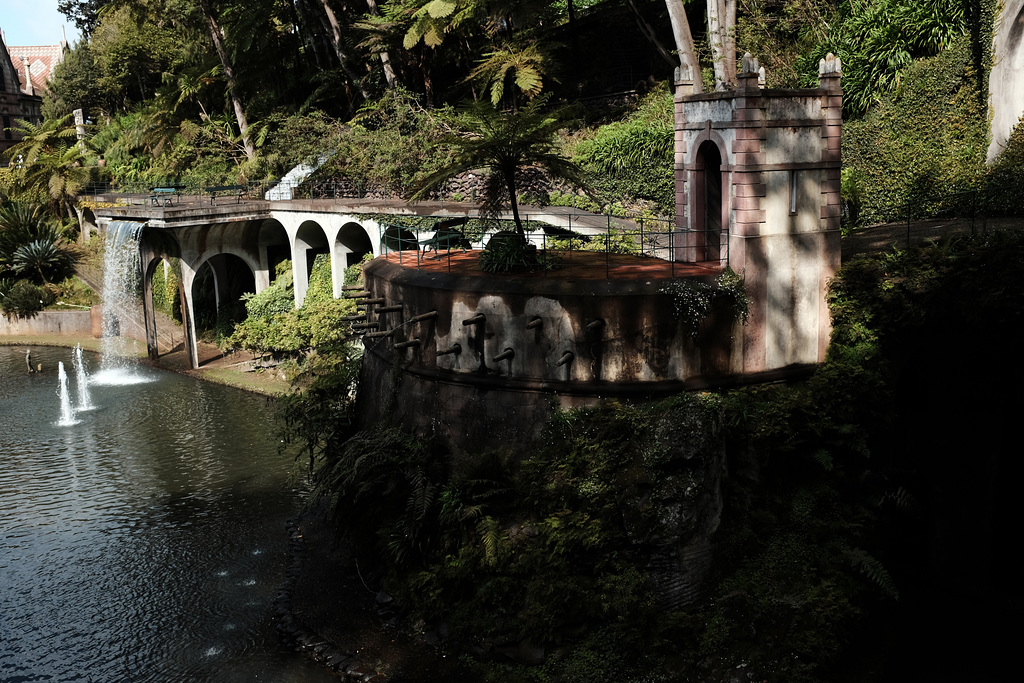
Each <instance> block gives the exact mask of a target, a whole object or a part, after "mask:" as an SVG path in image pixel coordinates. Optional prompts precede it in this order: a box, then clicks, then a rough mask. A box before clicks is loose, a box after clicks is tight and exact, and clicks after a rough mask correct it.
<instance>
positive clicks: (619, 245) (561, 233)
mask: <svg viewBox="0 0 1024 683" xmlns="http://www.w3.org/2000/svg"><path fill="white" fill-rule="evenodd" d="M542 215H543V214H542ZM536 216H537V214H522V215H521V216H520V218H521V220H522V223H523V228H524V231H525V233H526V235H525V236H526V241H527V244H529V245H532V246H534V247H535V248H536V249H537V252H538V254H540V255H541V258H540V259H538V262H539V265H538V266H537V271H538V272H541V273H543V274H545V275H546V274H547V272H548V268H547V267H545V265H544V264H553V263H554V262H555V261H556V259H557V261H558V262H559V263H572V262H573V260H574V254H576V253H580V252H589V253H596V254H600V255H602V256H603V257H604V258H603V263H604V269H605V277H606V278H610V277H611V272H612V269H613V268H614V267H615V266H616V265H617V264H620V263H624V262H625V261H626V259H621V258H618V257H619V256H636V257H640V258H650V259H661V260H663V261H666V262H668V263H669V264H670V270H671V273H672V276H673V277H674V276H675V273H676V269H677V266H679V267H680V268H681V267H682V266H684V265H693V264H697V265H703V266H706V267H710V268H722V267H725V266H727V265H728V264H729V240H728V233H727V232H725V231H721V232H716V233H708V232H704V231H695V230H683V229H679V228H676V227H675V225H674V223H673V222H672V221H671V220H669V219H664V218H648V217H637V218H634V219H632V223H633V226H635V227H630V226H628V225H626V224H624V223H623V222H622V221H619V220H617V219H615V217H612V216H598V215H594V214H577V215H573V214H564V215H561V216H560V218H563V219H565V220H566V221H567V222H568V223H569V225H570V226H572V224H573V222H574V221H573V219H574V218H575V219H576V221H575V222H576V226H575V227H568V228H565V227H559V226H554V225H551V224H550V223H549V222H547V221H542V220H538V219H537V217H536ZM546 217H547V216H546ZM595 219H597V220H602V219H603V220H604V223H605V224H604V225H603V226H595V225H594V223H595ZM613 221H615V222H613ZM488 225H489V228H488V229H485V230H483V231H482V232H481V233H479V234H474V231H472V230H467V231H466V232H467V239H466V241H467V242H468V243H469V244H470V248H472V249H477V250H479V249H482V248H484V247H485V246H486V245H487V244H488V243H489V242H490V240H492V239H494V238H495V237H496V236H504V235H512V234H514V230H515V223H514V222H513V221H510V220H502V221H490V222H489V223H488ZM435 234H437V231H436V229H435V227H433V226H414V225H409V224H402V223H400V222H398V221H391V222H382V223H380V224H379V227H378V244H379V245H380V253H381V255H387V254H395V255H396V257H397V262H398V263H399V264H400V265H402V266H405V267H409V268H416V269H423V268H429V269H433V268H436V267H437V265H438V264H439V263H443V264H444V266H445V267H446V268H447V270H448V272H449V273H450V272H451V270H452V259H453V257H454V258H457V257H458V256H459V255H460V254H463V253H465V252H466V251H467V249H466V248H465V247H464V246H462V245H454V244H452V243H451V240H450V239H447V240H445V241H446V242H447V244H446V245H445V246H444V247H440V246H439V245H438V244H436V243H434V238H433V236H434V235H435ZM448 234H449V235H450V233H448ZM500 238H501V237H499V239H500ZM575 258H576V259H577V260H579V257H575Z"/></svg>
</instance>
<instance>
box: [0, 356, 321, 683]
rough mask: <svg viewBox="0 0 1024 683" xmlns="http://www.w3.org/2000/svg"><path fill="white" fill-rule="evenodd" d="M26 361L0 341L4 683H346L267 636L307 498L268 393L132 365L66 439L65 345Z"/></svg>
mask: <svg viewBox="0 0 1024 683" xmlns="http://www.w3.org/2000/svg"><path fill="white" fill-rule="evenodd" d="M32 359H33V363H34V364H35V363H42V365H43V371H42V372H41V373H36V374H33V375H29V374H28V373H27V372H26V369H25V347H0V680H2V681H5V682H11V683H14V682H18V681H96V682H103V681H217V682H218V683H219V682H224V681H328V680H336V679H334V678H333V677H331V676H330V674H329V673H328V672H327V671H325V670H323V669H321V668H320V667H319V666H318V665H316V664H314V663H312V662H309V661H307V660H306V659H304V658H303V657H302V656H301V655H298V654H295V653H293V652H291V651H290V649H289V648H287V647H285V646H284V644H283V643H282V642H281V641H280V639H279V637H278V635H277V633H276V631H275V628H274V622H273V616H272V602H273V599H274V597H275V595H276V592H277V589H278V586H279V585H280V583H281V581H282V579H283V572H284V566H285V564H286V561H287V558H286V556H285V551H286V543H287V538H286V534H285V530H284V525H285V522H286V520H287V519H288V518H289V517H290V516H292V515H294V514H295V512H296V510H297V509H298V507H299V505H300V499H301V491H300V490H299V485H298V484H297V483H296V481H297V480H298V479H299V478H297V477H296V476H295V475H294V472H295V465H294V464H293V462H292V459H291V457H290V456H289V455H287V454H281V453H279V452H278V448H277V439H276V436H275V434H274V431H273V430H274V424H273V420H272V419H270V417H269V415H270V410H269V406H268V404H267V399H265V398H262V397H258V396H254V395H250V394H246V393H244V392H240V391H238V390H235V389H231V388H228V387H222V386H218V385H213V384H208V383H203V382H199V381H197V380H194V379H191V378H188V377H182V376H178V375H174V374H170V373H162V372H160V371H156V370H152V369H148V368H140V369H137V370H136V372H137V373H139V374H138V377H137V379H139V380H146V381H141V382H138V383H134V384H128V385H123V384H122V385H111V384H100V383H95V384H93V383H92V382H90V394H91V400H92V403H93V404H94V405H95V406H96V407H95V408H94V409H93V410H90V411H87V412H79V413H77V415H76V421H77V424H75V425H74V426H70V427H61V426H58V420H59V418H60V398H59V396H58V387H59V382H58V377H57V365H58V362H59V361H63V362H64V363H65V365H67V366H68V367H70V366H71V360H72V350H70V349H56V348H54V349H47V348H33V349H32ZM85 366H86V370H87V373H89V374H90V376H91V375H92V374H93V373H95V372H96V371H97V370H98V369H99V361H98V358H97V357H96V356H93V355H90V354H86V355H85ZM75 381H76V379H75V377H74V376H72V378H71V383H72V385H74V383H75ZM70 394H71V396H72V397H75V396H77V395H78V394H77V391H76V388H75V387H74V386H72V387H71V389H70Z"/></svg>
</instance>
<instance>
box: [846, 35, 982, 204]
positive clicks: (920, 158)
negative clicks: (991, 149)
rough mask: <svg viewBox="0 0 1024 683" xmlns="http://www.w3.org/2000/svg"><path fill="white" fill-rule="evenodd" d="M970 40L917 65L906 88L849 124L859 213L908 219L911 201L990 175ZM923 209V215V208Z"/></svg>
mask: <svg viewBox="0 0 1024 683" xmlns="http://www.w3.org/2000/svg"><path fill="white" fill-rule="evenodd" d="M974 86H975V81H974V78H973V74H972V66H971V53H970V46H969V44H968V43H967V41H964V40H962V41H959V42H958V43H957V44H956V45H955V46H954V47H953V48H951V49H949V50H946V51H944V52H943V53H942V54H940V55H938V56H936V57H933V58H930V59H926V60H922V61H920V62H917V63H915V64H914V65H912V66H911V67H910V68H908V69H907V70H906V72H905V73H904V79H903V83H902V85H901V86H900V88H899V90H897V91H896V93H895V94H894V95H893V96H892V97H891V98H887V99H886V100H884V101H883V102H882V103H881V104H880V105H879V106H877V107H875V108H874V109H872V110H871V111H870V112H869V113H868V115H867V116H865V117H864V118H862V119H860V120H858V121H851V122H849V123H847V124H846V126H845V127H844V131H843V132H844V135H843V161H844V164H845V168H844V170H845V172H846V173H847V178H848V179H849V180H850V182H851V183H852V184H853V185H855V190H850V189H848V191H847V196H848V197H849V196H850V194H853V193H854V192H855V196H856V198H857V213H858V216H859V219H860V220H861V221H863V222H867V223H877V222H885V221H891V220H900V219H901V218H903V217H905V216H906V212H907V210H908V204H911V203H912V204H913V207H911V210H913V211H914V212H917V211H918V208H919V205H921V204H923V203H925V202H926V201H928V200H930V199H932V198H933V197H943V196H946V195H952V194H954V193H956V192H959V191H963V190H968V189H974V188H978V187H980V186H981V185H982V184H983V182H984V179H985V173H986V168H985V153H986V148H987V138H988V121H987V114H986V109H985V106H984V105H983V104H979V102H978V99H977V97H976V93H975V90H974ZM916 215H921V214H920V213H917V214H916Z"/></svg>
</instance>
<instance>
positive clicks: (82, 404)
mask: <svg viewBox="0 0 1024 683" xmlns="http://www.w3.org/2000/svg"><path fill="white" fill-rule="evenodd" d="M74 365H75V379H76V381H77V383H78V410H92V409H93V408H95V407H96V406H94V405H93V404H92V396H90V395H89V378H88V377H86V375H85V363H84V362H83V361H82V345H81V344H78V345H77V346H75V357H74Z"/></svg>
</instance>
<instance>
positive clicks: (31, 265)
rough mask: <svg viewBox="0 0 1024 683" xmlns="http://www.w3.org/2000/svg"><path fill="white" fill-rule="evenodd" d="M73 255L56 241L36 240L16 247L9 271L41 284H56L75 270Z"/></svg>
mask: <svg viewBox="0 0 1024 683" xmlns="http://www.w3.org/2000/svg"><path fill="white" fill-rule="evenodd" d="M76 260H77V259H76V258H75V255H74V254H72V253H71V252H70V251H68V250H67V249H65V248H63V246H62V245H61V244H60V242H59V241H57V240H48V239H38V240H33V241H31V242H29V243H28V244H23V245H22V246H20V247H18V248H17V249H16V250H15V252H14V256H13V257H12V258H11V269H12V270H13V271H14V272H15V273H17V274H19V275H22V276H25V277H31V278H32V279H35V277H36V276H38V278H39V280H41V281H42V282H43V283H48V282H58V281H60V280H63V279H65V278H67V277H68V276H70V275H71V274H72V273H74V270H75V261H76Z"/></svg>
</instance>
